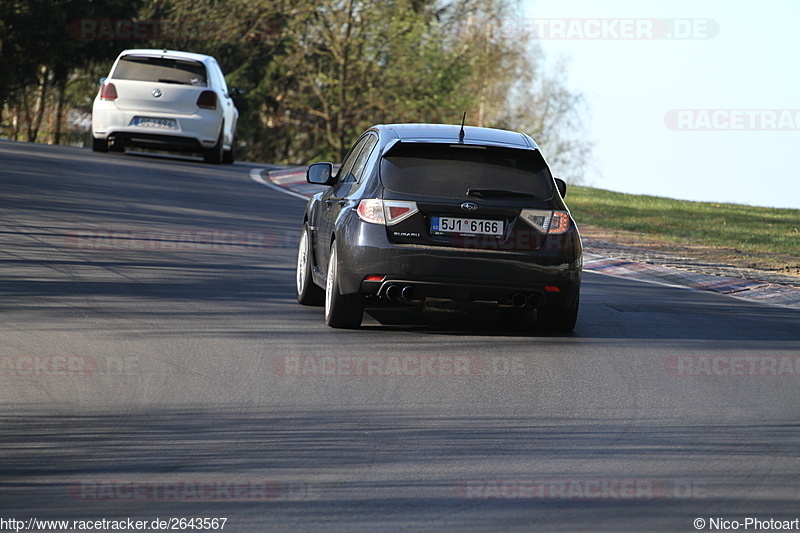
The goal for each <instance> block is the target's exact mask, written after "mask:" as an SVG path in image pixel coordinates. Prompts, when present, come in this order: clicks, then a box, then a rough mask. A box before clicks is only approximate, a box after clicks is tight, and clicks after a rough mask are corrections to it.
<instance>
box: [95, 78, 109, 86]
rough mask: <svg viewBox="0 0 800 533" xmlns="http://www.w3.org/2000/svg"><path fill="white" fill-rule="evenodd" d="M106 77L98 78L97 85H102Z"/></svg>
mask: <svg viewBox="0 0 800 533" xmlns="http://www.w3.org/2000/svg"><path fill="white" fill-rule="evenodd" d="M107 79H108V78H100V81H98V82H97V85H103V84H104V83H105V82H106V80H107Z"/></svg>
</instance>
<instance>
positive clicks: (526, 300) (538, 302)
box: [511, 292, 544, 309]
mask: <svg viewBox="0 0 800 533" xmlns="http://www.w3.org/2000/svg"><path fill="white" fill-rule="evenodd" d="M543 303H544V298H542V295H541V294H538V293H535V292H532V293H530V294H523V293H521V292H518V293H516V294H514V295H513V296H512V297H511V305H512V306H514V307H515V308H516V309H525V308H526V307H527V308H530V309H538V308H539V307H541V306H542V304H543Z"/></svg>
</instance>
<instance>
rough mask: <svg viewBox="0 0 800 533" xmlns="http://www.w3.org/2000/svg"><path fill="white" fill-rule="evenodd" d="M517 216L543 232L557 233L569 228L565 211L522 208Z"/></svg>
mask: <svg viewBox="0 0 800 533" xmlns="http://www.w3.org/2000/svg"><path fill="white" fill-rule="evenodd" d="M519 216H521V217H522V219H523V220H524V221H525V222H527V223H528V224H530V225H531V226H533V227H534V228H536V229H537V230H539V231H541V232H542V233H544V234H551V235H559V234H561V233H566V232H567V230H568V229H569V213H567V212H566V211H544V210H540V209H523V210H522V213H520V215H519Z"/></svg>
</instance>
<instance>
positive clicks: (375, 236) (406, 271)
mask: <svg viewBox="0 0 800 533" xmlns="http://www.w3.org/2000/svg"><path fill="white" fill-rule="evenodd" d="M350 227H354V228H355V229H354V230H353V231H352V232H351V233H350V234H345V235H343V236H337V246H338V247H339V248H338V251H339V254H338V256H339V260H340V264H339V269H340V270H339V272H340V276H341V277H340V287H339V290H340V291H341V292H342V293H343V294H352V293H356V292H359V293H361V294H364V295H365V296H369V297H373V298H380V299H397V298H391V296H392V295H391V294H389V295H387V291H390V287H393V286H394V287H399V288H400V289H402V288H405V287H411V288H412V289H411V291H410V292H413V298H400V299H401V300H405V301H406V302H407V303H414V302H417V303H419V302H421V301H424V300H425V299H427V298H441V299H450V300H456V301H463V302H472V301H492V302H498V303H500V304H502V305H513V304H512V302H513V301H514V299H515V297H516V299H517V301H519V297H518V296H517V295H519V294H522V295H524V296H525V297H531V300H532V301H535V300H536V299H537V298H539V299H541V305H555V306H560V305H570V304H572V303H574V301H575V299H576V298H577V296H578V293H579V289H580V282H581V273H582V248H581V242H580V235H579V234H578V232H577V230H576V229H575V228H574V227H573V228H572V229H571V230H570V231H569V232H567V233H565V234H563V235H551V236H548V237H547V239H548V241H549V242H548V243H547V244H546V246H543V247H542V249H541V250H538V251H525V252H517V251H497V250H476V249H464V248H455V247H443V246H415V245H409V244H400V245H398V244H394V243H391V242H390V241H389V239H388V237H387V235H386V228H385V227H383V226H378V225H375V224H367V223H358V224H354V225H352V226H350ZM367 276H377V277H379V278H380V281H366V280H365V278H366V277H367ZM392 292H395V294H396V291H394V290H392Z"/></svg>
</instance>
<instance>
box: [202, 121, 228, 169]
mask: <svg viewBox="0 0 800 533" xmlns="http://www.w3.org/2000/svg"><path fill="white" fill-rule="evenodd" d="M222 131H223V130H219V138H218V139H217V144H215V145H214V147H213V148H206V149H205V150H203V161H205V162H206V163H212V164H214V165H216V164H219V163H221V162H222V152H223V150H222V148H223V146H222Z"/></svg>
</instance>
